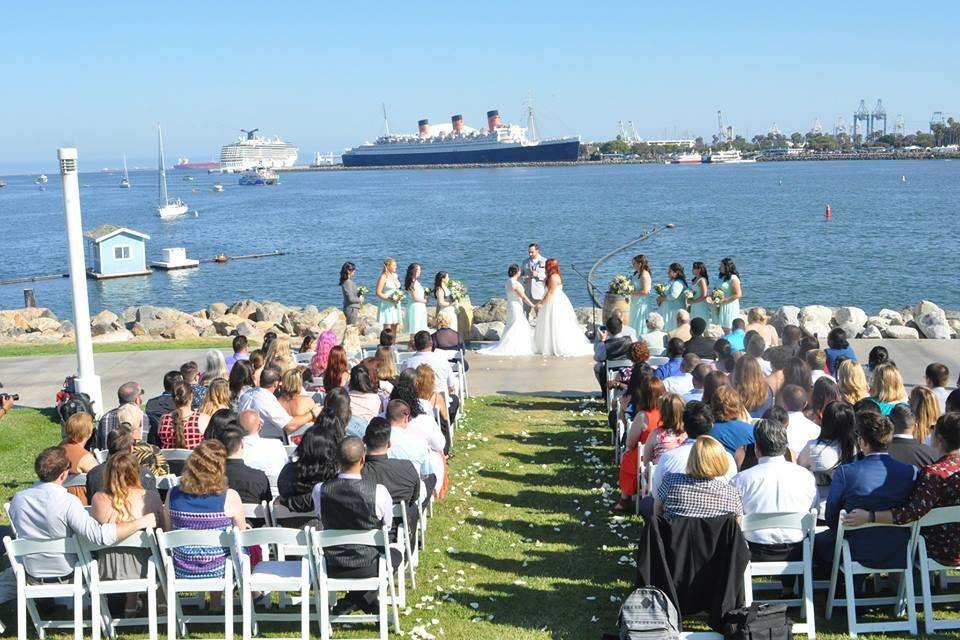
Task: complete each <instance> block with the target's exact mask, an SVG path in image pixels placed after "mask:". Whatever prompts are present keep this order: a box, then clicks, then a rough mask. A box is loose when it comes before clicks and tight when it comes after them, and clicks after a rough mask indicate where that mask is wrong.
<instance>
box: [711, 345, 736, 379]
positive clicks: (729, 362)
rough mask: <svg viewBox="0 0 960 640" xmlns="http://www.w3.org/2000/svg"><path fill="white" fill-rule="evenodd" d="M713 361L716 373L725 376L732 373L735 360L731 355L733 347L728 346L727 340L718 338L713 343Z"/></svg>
mask: <svg viewBox="0 0 960 640" xmlns="http://www.w3.org/2000/svg"><path fill="white" fill-rule="evenodd" d="M713 359H714V366H716V368H717V371H722V372H724V373H727V374H731V373H733V370H734V368H735V367H736V364H737V358H736V356H734V355H733V347H732V346H731V345H730V341H729V340H727V339H726V338H720V339H719V340H717V341H716V342H714V343H713Z"/></svg>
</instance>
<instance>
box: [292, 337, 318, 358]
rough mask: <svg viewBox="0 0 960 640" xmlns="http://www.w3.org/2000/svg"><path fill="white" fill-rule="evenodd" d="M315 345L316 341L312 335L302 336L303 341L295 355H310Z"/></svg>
mask: <svg viewBox="0 0 960 640" xmlns="http://www.w3.org/2000/svg"><path fill="white" fill-rule="evenodd" d="M316 345H317V339H316V338H314V337H313V334H311V333H308V334H307V335H305V336H303V340H302V341H301V342H300V348H299V349H297V353H311V352H313V351H314V347H316Z"/></svg>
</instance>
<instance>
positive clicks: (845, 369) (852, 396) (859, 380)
mask: <svg viewBox="0 0 960 640" xmlns="http://www.w3.org/2000/svg"><path fill="white" fill-rule="evenodd" d="M836 378H837V386H838V387H840V395H842V396H843V399H844V400H845V401H846V402H847V403H848V404H850V405H855V404H857V403H858V402H860V401H861V400H863V399H864V398H866V397H867V396H869V395H870V389H869V387H868V386H867V374H866V373H864V371H863V367H861V366H860V363H859V362H854V361H853V360H844V361H843V362H841V363H840V365H839V366H838V367H837V375H836Z"/></svg>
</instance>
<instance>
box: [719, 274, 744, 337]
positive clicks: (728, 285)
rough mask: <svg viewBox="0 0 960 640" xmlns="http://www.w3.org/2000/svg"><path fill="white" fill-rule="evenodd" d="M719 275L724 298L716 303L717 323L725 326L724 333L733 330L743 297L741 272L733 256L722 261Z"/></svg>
mask: <svg viewBox="0 0 960 640" xmlns="http://www.w3.org/2000/svg"><path fill="white" fill-rule="evenodd" d="M718 276H719V278H720V281H721V282H720V290H721V291H723V299H722V300H721V301H720V302H718V303H716V305H717V308H716V311H715V313H716V319H717V324H719V325H720V326H721V327H723V331H724V333H730V332H731V331H732V330H733V320H734V318H737V317H739V315H740V298H742V297H743V292H742V290H741V288H740V272H739V271H737V265H736V263H734V261H733V258H724V259H723V260H721V261H720V271H719V273H718Z"/></svg>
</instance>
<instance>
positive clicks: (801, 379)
mask: <svg viewBox="0 0 960 640" xmlns="http://www.w3.org/2000/svg"><path fill="white" fill-rule="evenodd" d="M812 378H813V376H812V375H810V366H809V365H808V364H807V363H806V362H805V361H804V360H803V359H802V358H800V357H796V358H788V359H787V362H786V363H785V364H784V365H783V384H784V385H788V384H795V385H797V386H798V387H801V388H803V390H804V391H806V392H807V393H810V389H811V387H812V384H811V383H810V380H811V379H812Z"/></svg>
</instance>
